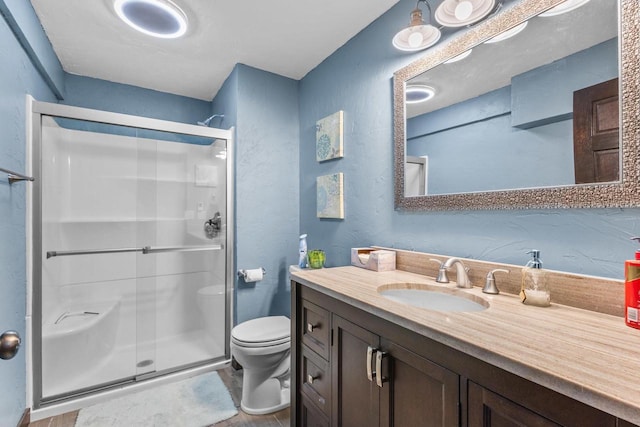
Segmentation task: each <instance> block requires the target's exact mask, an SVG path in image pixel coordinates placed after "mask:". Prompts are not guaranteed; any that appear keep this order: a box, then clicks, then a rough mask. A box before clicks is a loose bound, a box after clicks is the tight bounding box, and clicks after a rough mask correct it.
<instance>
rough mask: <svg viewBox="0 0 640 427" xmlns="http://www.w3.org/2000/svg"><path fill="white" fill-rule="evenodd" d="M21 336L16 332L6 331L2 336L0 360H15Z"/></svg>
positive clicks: (0, 336) (0, 337) (0, 338)
mask: <svg viewBox="0 0 640 427" xmlns="http://www.w3.org/2000/svg"><path fill="white" fill-rule="evenodd" d="M20 343H21V340H20V335H18V333H17V332H16V331H6V332H4V333H3V334H2V335H0V359H4V360H9V359H13V356H15V355H16V354H17V353H18V349H19V348H20Z"/></svg>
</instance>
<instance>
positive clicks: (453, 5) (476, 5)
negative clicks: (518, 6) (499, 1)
mask: <svg viewBox="0 0 640 427" xmlns="http://www.w3.org/2000/svg"><path fill="white" fill-rule="evenodd" d="M495 5H496V1H495V0H444V1H443V2H442V3H440V6H438V8H437V9H436V12H435V14H434V15H433V17H434V18H435V19H436V21H438V23H440V24H441V25H444V26H445V27H464V26H467V25H471V24H474V23H476V22H478V21H480V20H481V19H483V18H485V17H486V16H487V15H489V13H491V11H492V10H493V9H494V8H495Z"/></svg>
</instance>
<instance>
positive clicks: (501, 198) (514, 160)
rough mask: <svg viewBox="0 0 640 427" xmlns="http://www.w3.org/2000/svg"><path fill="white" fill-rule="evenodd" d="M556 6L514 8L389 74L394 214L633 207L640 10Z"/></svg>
mask: <svg viewBox="0 0 640 427" xmlns="http://www.w3.org/2000/svg"><path fill="white" fill-rule="evenodd" d="M561 3H564V2H563V1H561V0H520V1H516V2H514V3H510V4H509V5H508V6H506V7H505V8H504V10H502V11H500V12H499V13H497V14H495V15H494V16H493V17H492V18H490V19H488V20H487V21H485V22H483V23H481V24H478V25H477V26H475V27H472V28H470V29H468V30H467V31H466V32H464V33H463V34H461V35H458V36H454V37H452V38H451V39H450V40H449V41H448V42H447V43H443V44H442V46H440V47H437V48H432V49H431V50H429V51H427V52H426V53H425V55H424V56H423V57H422V58H421V59H419V60H417V61H416V62H414V63H412V64H410V65H408V66H406V67H405V68H403V69H401V70H399V71H397V72H396V73H395V75H394V131H395V150H394V152H395V181H396V182H395V203H396V208H399V209H406V210H467V209H523V208H572V207H575V208H577V207H631V206H640V199H639V198H638V193H639V192H640V183H639V181H638V165H637V163H638V160H639V159H640V158H639V156H638V144H640V141H639V138H638V136H639V135H638V129H639V125H638V120H637V116H638V113H639V106H638V91H639V86H640V85H639V78H640V75H639V73H638V67H639V61H640V55H639V48H640V43H639V42H638V38H639V34H638V33H639V32H640V28H639V25H640V24H639V22H638V21H639V18H638V14H639V12H640V6H638V2H637V0H619V1H616V0H589V1H587V2H582V3H583V4H581V5H580V6H579V7H577V8H573V9H571V10H568V11H565V13H557V12H558V10H559V9H560V8H558V7H557V6H558V5H560V4H561ZM566 9H569V8H566ZM424 98H426V100H422V101H420V99H424Z"/></svg>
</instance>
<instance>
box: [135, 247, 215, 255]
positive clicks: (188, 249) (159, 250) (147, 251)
mask: <svg viewBox="0 0 640 427" xmlns="http://www.w3.org/2000/svg"><path fill="white" fill-rule="evenodd" d="M220 249H222V246H221V245H212V246H166V247H157V248H152V247H151V246H145V247H144V248H142V253H143V254H145V255H148V254H157V253H162V252H201V251H219V250H220Z"/></svg>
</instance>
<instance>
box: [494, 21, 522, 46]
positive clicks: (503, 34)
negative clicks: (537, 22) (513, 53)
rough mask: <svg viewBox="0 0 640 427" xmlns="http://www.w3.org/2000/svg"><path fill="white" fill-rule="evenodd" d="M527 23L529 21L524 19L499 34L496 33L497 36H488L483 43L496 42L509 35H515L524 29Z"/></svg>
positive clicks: (507, 37) (508, 37)
mask: <svg viewBox="0 0 640 427" xmlns="http://www.w3.org/2000/svg"><path fill="white" fill-rule="evenodd" d="M528 23H529V21H524V22H523V23H521V24H520V25H516V26H515V27H513V28H511V29H510V30H507V31H503V32H501V33H500V34H498V35H497V36H495V37H492V38H490V39H489V40H487V41H486V42H485V43H489V44H490V43H498V42H501V41H504V40H506V39H510V38H511V37H513V36H515V35H516V34H519V33H520V32H521V31H522V30H524V29H525V28H526V27H527V24H528Z"/></svg>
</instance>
